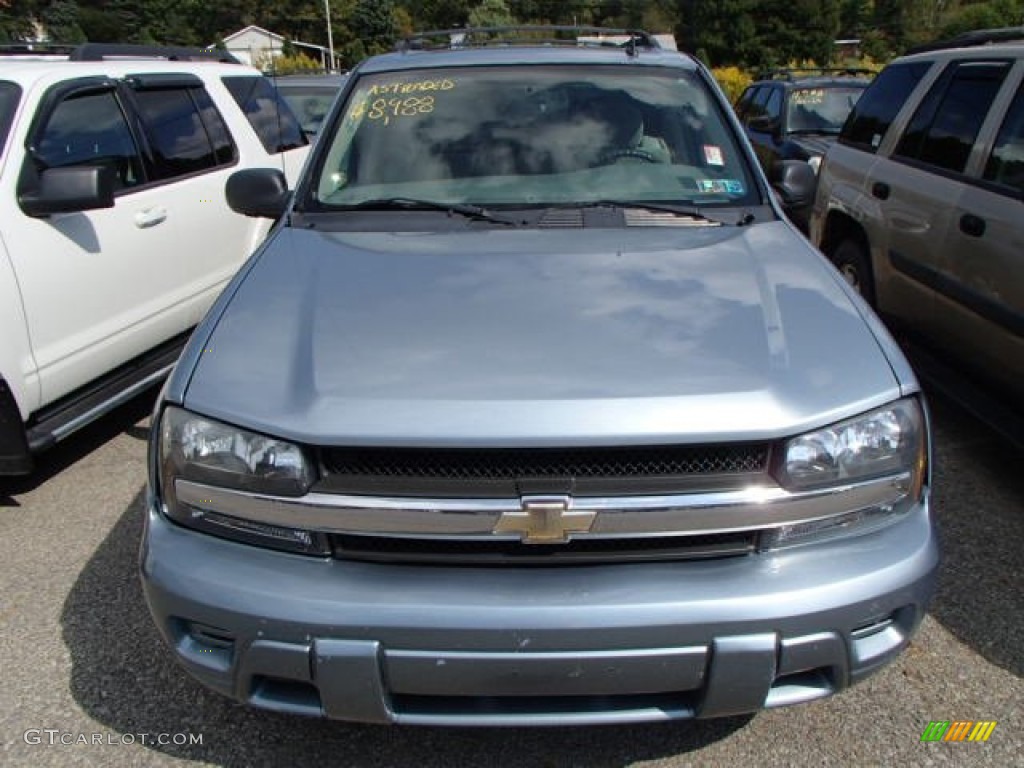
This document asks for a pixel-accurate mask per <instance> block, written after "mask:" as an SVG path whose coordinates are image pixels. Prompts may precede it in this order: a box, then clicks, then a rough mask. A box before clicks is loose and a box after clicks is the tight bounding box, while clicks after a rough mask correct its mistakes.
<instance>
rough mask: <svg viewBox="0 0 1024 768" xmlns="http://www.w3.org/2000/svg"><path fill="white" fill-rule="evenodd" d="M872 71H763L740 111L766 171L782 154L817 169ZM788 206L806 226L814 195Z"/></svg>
mask: <svg viewBox="0 0 1024 768" xmlns="http://www.w3.org/2000/svg"><path fill="white" fill-rule="evenodd" d="M871 74H872V73H871V72H870V70H866V69H812V70H803V69H776V70H769V71H766V72H763V73H762V74H761V76H760V78H759V79H758V81H757V82H755V83H753V84H752V85H750V86H749V87H748V88H747V89H746V90H745V91H744V92H743V94H742V95H741V96H740V98H739V101H737V102H736V113H737V114H738V115H739V118H740V122H742V123H743V127H744V129H745V130H746V133H747V137H748V138H749V139H750V143H751V144H753V145H754V152H756V153H757V159H758V160H759V161H760V163H761V166H762V167H763V168H764V170H765V173H767V174H768V176H769V177H772V176H773V174H774V173H775V168H776V166H777V165H778V164H779V162H780V161H782V160H805V161H807V162H808V163H809V164H810V166H811V168H813V169H814V171H815V172H817V171H818V167H819V166H820V164H821V157H822V155H824V154H825V152H826V151H827V150H828V148H829V146H830V145H831V144H832V143H833V142H834V141H835V139H836V136H838V135H839V131H840V129H841V128H842V127H843V122H844V121H845V120H846V116H847V115H848V114H850V110H851V109H853V105H854V104H856V103H857V99H859V98H860V95H861V93H863V91H864V89H865V88H866V87H867V86H868V83H869V82H870V79H869V76H870V75H871ZM786 212H787V214H788V215H789V217H790V219H792V221H793V222H794V223H795V224H796V225H797V226H799V227H800V228H801V229H802V230H804V231H805V232H806V231H807V219H808V216H809V214H810V201H808V204H807V205H805V206H797V207H795V208H792V209H790V208H787V211H786Z"/></svg>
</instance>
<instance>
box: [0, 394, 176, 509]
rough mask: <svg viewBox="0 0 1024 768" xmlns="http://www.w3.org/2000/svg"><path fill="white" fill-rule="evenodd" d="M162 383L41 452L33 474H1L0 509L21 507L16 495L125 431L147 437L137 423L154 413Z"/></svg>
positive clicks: (42, 482) (147, 433)
mask: <svg viewBox="0 0 1024 768" xmlns="http://www.w3.org/2000/svg"><path fill="white" fill-rule="evenodd" d="M160 386H161V385H159V384H156V385H154V386H152V387H150V388H149V389H147V390H145V391H144V392H142V393H140V394H138V395H136V396H135V397H133V398H132V399H131V400H129V401H128V402H126V403H125V404H124V405H121V406H119V407H118V408H116V409H115V410H113V411H111V412H110V413H109V414H106V415H105V416H104V417H103V418H101V419H98V420H97V421H94V422H93V423H92V424H89V425H88V426H86V427H84V428H82V429H81V430H79V431H78V432H75V433H74V434H73V436H72V437H71V439H68V440H64V441H62V442H60V443H57V445H55V446H54V447H53V448H51V449H49V450H47V451H45V452H43V453H41V454H39V455H38V456H37V457H36V459H35V467H34V469H33V470H32V473H31V474H29V475H24V476H18V477H0V508H3V507H19V506H21V505H20V504H19V502H18V500H17V498H16V497H17V496H20V495H22V494H25V493H29V492H31V491H34V490H35V489H36V488H38V487H40V486H41V485H43V484H45V483H46V482H48V481H49V480H50V479H51V478H53V477H55V476H56V475H58V474H60V473H61V472H63V471H64V470H66V469H67V468H68V467H70V466H71V465H72V464H75V463H77V462H79V461H80V460H81V459H82V458H84V457H85V456H88V455H89V454H90V453H92V452H93V451H95V450H98V449H99V448H100V447H101V446H102V445H104V444H106V443H108V442H110V441H111V440H113V439H114V438H115V437H117V436H118V435H120V434H122V433H124V434H127V435H129V436H131V437H133V438H135V439H137V440H141V441H145V440H148V439H149V430H148V429H147V428H145V427H139V426H136V425H137V424H138V423H139V422H140V421H142V420H143V419H144V418H146V417H147V416H149V414H150V413H151V412H152V410H153V403H154V402H155V401H156V396H157V393H158V392H159V391H160Z"/></svg>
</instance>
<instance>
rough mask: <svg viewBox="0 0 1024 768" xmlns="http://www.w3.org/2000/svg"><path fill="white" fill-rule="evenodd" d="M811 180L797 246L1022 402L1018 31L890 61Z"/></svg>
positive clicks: (1023, 165) (1021, 66) (1022, 31)
mask: <svg viewBox="0 0 1024 768" xmlns="http://www.w3.org/2000/svg"><path fill="white" fill-rule="evenodd" d="M819 176H820V180H819V185H818V191H817V195H816V199H815V203H814V209H813V211H812V215H811V225H810V237H811V240H812V241H813V242H814V243H815V244H816V245H818V246H819V247H820V248H821V250H822V251H824V252H825V254H826V255H828V256H829V258H830V259H831V260H832V261H833V263H834V264H835V265H836V266H837V267H838V269H839V270H840V271H841V272H842V273H843V274H844V275H845V277H846V278H847V280H848V281H849V282H850V283H851V284H853V285H854V286H856V287H857V288H858V289H859V291H860V293H861V294H862V295H863V297H864V298H865V299H867V300H868V301H869V302H870V303H872V304H874V305H875V307H876V308H877V309H878V310H879V312H880V313H881V314H882V315H884V316H885V317H886V319H887V320H889V321H891V322H892V323H893V324H894V325H895V326H897V327H899V328H900V329H902V330H906V331H908V332H909V334H910V338H912V339H916V340H919V341H921V342H924V345H925V346H926V347H927V348H928V349H929V350H930V351H931V352H932V353H933V355H934V354H935V353H940V354H939V355H937V356H938V357H940V358H944V359H945V360H946V361H947V362H952V363H953V366H952V368H953V369H955V370H957V371H959V372H960V374H961V375H962V376H963V377H964V378H965V379H969V380H970V381H972V382H978V381H983V383H984V384H985V386H986V388H987V389H988V390H989V393H991V392H992V387H993V386H994V387H995V390H994V391H995V393H996V394H997V395H998V399H999V400H1001V401H1003V402H1011V403H1014V402H1015V403H1020V402H1022V401H1024V202H1022V201H1024V28H1016V29H1009V30H985V31H982V32H976V33H968V34H967V35H964V36H961V37H959V38H956V39H954V40H951V41H947V42H945V43H937V44H935V45H932V46H929V47H927V48H924V49H918V50H917V51H912V52H911V53H910V54H908V55H907V56H904V57H902V58H900V59H897V60H895V61H893V62H892V63H891V64H890V65H889V66H888V67H886V69H885V70H884V71H883V72H882V73H881V74H880V75H879V76H878V78H877V79H876V80H875V81H874V82H873V83H872V85H871V86H870V87H869V88H868V90H867V91H865V93H864V95H863V96H862V97H861V99H860V101H858V103H857V105H856V107H855V108H854V110H853V112H852V113H851V115H850V118H849V119H848V120H847V122H846V124H845V126H844V128H843V131H842V134H841V136H840V138H839V141H838V143H837V144H836V145H835V146H834V147H832V148H831V149H830V150H829V152H828V154H827V155H826V158H825V161H824V163H823V165H822V168H821V171H820V174H819ZM1005 395H1009V397H1008V398H1007V397H1004V396H1005Z"/></svg>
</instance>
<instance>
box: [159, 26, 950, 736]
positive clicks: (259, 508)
mask: <svg viewBox="0 0 1024 768" xmlns="http://www.w3.org/2000/svg"><path fill="white" fill-rule="evenodd" d="M556 33H557V34H556ZM558 34H561V33H560V32H559V30H552V32H551V35H548V36H546V37H552V36H554V38H555V39H545V40H537V39H535V38H536V32H535V31H531V32H530V33H529V35H528V36H527V37H526V38H525V39H524V38H514V37H511V33H509V32H507V31H506V32H501V33H494V32H491V33H488V34H485V33H477V32H470V33H468V34H467V33H466V31H465V30H459V31H458V32H457V34H453V37H452V38H451V39H449V38H448V37H447V36H441V37H440V38H437V37H434V36H428V37H424V38H418V39H415V40H412V41H408V42H407V43H406V44H405V45H404V46H403V48H402V49H401V50H399V51H397V52H395V53H391V54H387V55H383V56H378V57H374V58H371V59H369V60H367V61H365V62H363V63H362V64H361V65H360V66H359V67H358V68H357V69H356V70H355V71H354V72H353V73H352V75H351V77H350V78H349V80H348V81H347V83H346V85H345V87H344V90H343V92H342V93H341V95H340V96H339V99H338V101H337V102H336V104H335V106H334V108H333V110H332V112H331V114H330V115H329V116H328V117H327V118H326V120H325V122H324V125H323V129H322V132H321V134H320V139H319V141H318V142H317V145H316V146H315V148H314V150H313V153H312V155H311V158H310V161H309V162H308V163H307V166H306V169H305V171H304V174H303V177H302V179H301V181H300V182H299V184H298V186H297V187H296V188H295V189H294V190H289V189H288V188H287V186H286V184H285V182H284V179H283V177H282V176H281V174H280V173H279V171H277V170H275V169H271V168H268V169H266V170H247V171H240V172H238V173H237V174H235V175H234V176H233V177H232V178H231V179H230V181H229V182H228V187H227V196H228V199H229V201H230V203H231V205H232V206H233V207H234V208H235V209H236V210H238V211H241V212H243V213H247V214H249V215H272V216H277V217H279V220H278V223H277V225H276V227H275V228H274V230H272V232H271V234H270V235H269V237H268V239H267V240H266V242H265V243H264V244H263V246H262V247H261V248H260V249H259V250H258V251H257V252H256V253H255V254H254V255H253V257H252V258H251V259H250V260H249V262H248V263H247V264H246V266H245V267H244V268H243V269H242V270H241V272H240V273H239V274H238V275H237V277H236V278H235V279H234V281H233V282H232V283H231V284H230V286H229V287H228V288H227V289H226V290H225V292H224V293H223V295H222V296H221V297H220V300H219V301H218V303H217V304H216V306H215V307H214V308H213V309H212V310H211V312H210V313H209V314H208V316H207V317H206V319H205V320H204V321H203V323H202V324H201V326H200V327H199V329H198V330H197V332H196V333H195V335H194V336H193V338H192V341H191V343H190V345H189V347H188V349H187V350H186V352H185V354H184V356H183V357H182V359H181V361H180V362H179V364H178V366H177V368H176V369H175V371H174V373H173V375H172V376H171V378H170V380H169V381H168V384H167V386H166V387H165V390H164V392H163V394H162V396H161V398H160V401H159V403H158V406H157V409H156V412H155V415H154V430H153V440H152V450H151V472H152V474H151V481H150V486H149V495H148V508H147V524H146V530H145V535H144V541H143V545H142V557H141V570H142V580H143V584H144V589H145V595H146V599H147V601H148V603H149V607H150V609H151V611H152V614H153V617H154V619H155V621H156V624H157V626H158V628H159V630H160V632H161V633H162V634H163V636H164V638H165V639H166V641H167V643H168V645H169V646H170V648H171V651H172V653H173V654H174V655H175V656H176V658H177V659H178V660H179V661H180V662H181V664H182V665H183V666H184V667H185V668H186V669H187V670H188V671H189V672H190V673H191V674H193V675H194V676H195V677H196V678H198V679H199V680H201V681H202V682H203V683H205V684H206V685H208V686H210V687H211V688H214V689H216V690H218V691H220V692H222V693H224V694H226V695H228V696H231V697H233V698H235V699H238V700H240V701H244V702H248V703H249V704H252V705H255V706H258V707H264V708H267V709H273V710H278V711H283V712H292V713H299V714H308V715H315V716H325V717H330V718H339V719H344V720H353V721H364V722H375V723H412V724H427V725H551V724H579V723H610V722H635V721H642V720H664V719H670V718H693V717H701V718H709V717H716V716H722V715H733V714H737V713H745V712H753V711H756V710H758V709H760V708H762V707H777V706H782V705H787V704H795V703H798V702H806V701H809V700H812V699H817V698H820V697H824V696H827V695H829V694H831V693H834V692H837V691H840V690H842V689H843V688H845V687H847V686H848V685H850V684H852V683H854V682H856V681H858V680H861V679H863V678H864V677H866V676H867V675H869V674H870V673H872V672H874V671H875V670H877V669H879V668H880V667H881V666H883V665H884V664H885V663H886V662H888V661H890V660H891V659H892V658H893V657H894V656H895V655H896V654H898V653H899V652H900V650H902V649H903V648H904V647H905V646H906V645H907V643H908V642H909V640H910V637H911V635H912V634H913V632H914V630H915V628H916V627H917V625H918V623H919V622H920V620H921V618H922V616H923V614H924V611H925V607H926V604H927V602H928V600H929V598H930V596H931V594H932V591H933V587H934V580H935V574H936V567H937V563H938V550H937V545H936V538H935V532H934V529H933V523H932V519H931V514H930V512H929V495H930V492H931V480H930V478H931V474H930V442H929V429H928V418H927V411H926V409H925V404H924V402H923V400H922V397H921V392H920V389H919V386H918V383H917V381H916V380H915V378H914V375H913V373H912V371H911V369H910V368H909V367H908V365H907V363H906V361H905V360H904V358H903V356H902V355H901V353H900V351H899V349H898V348H897V347H896V345H895V344H894V343H893V341H892V339H891V338H890V337H889V335H888V334H887V333H886V331H885V330H884V328H883V327H882V325H881V324H880V323H879V322H878V320H877V319H876V318H875V316H874V315H873V314H872V312H871V310H870V309H869V308H868V306H867V305H866V304H865V303H864V302H863V301H862V300H861V298H860V297H859V296H858V295H857V293H856V292H855V291H854V290H853V289H852V288H851V287H850V286H849V285H847V283H846V282H845V281H844V280H843V279H842V277H841V276H840V275H839V273H838V272H836V271H835V270H834V269H833V268H832V267H831V266H830V265H829V264H828V262H827V261H825V259H824V258H823V257H822V256H821V255H820V254H819V253H818V252H817V251H815V250H814V249H813V248H812V247H811V246H810V245H809V243H808V242H807V241H806V240H804V239H803V238H802V237H801V236H800V235H799V233H798V232H797V231H796V229H795V228H794V227H793V225H792V224H790V223H789V222H788V221H787V220H786V219H785V217H784V216H783V213H782V211H781V209H780V208H779V207H778V205H777V203H776V202H775V197H774V195H773V194H772V193H771V190H770V187H769V184H768V182H767V180H766V179H765V177H764V176H763V174H762V172H761V171H760V170H759V168H758V165H757V161H756V159H755V158H754V156H753V154H752V152H751V149H750V145H749V144H748V143H747V141H746V140H745V139H744V138H743V134H742V131H741V128H740V126H739V124H738V123H737V121H736V119H735V118H734V117H733V116H732V112H731V110H730V109H729V105H728V103H727V102H726V101H725V99H724V97H723V96H722V94H721V92H720V91H719V89H718V88H717V87H716V86H715V84H714V81H713V80H712V78H711V76H710V75H709V73H708V72H707V70H706V69H705V68H704V67H703V66H702V65H701V64H700V63H699V62H698V61H696V60H695V59H694V58H692V57H690V56H688V55H685V54H680V53H677V52H675V51H665V50H661V49H658V48H657V47H656V45H655V44H654V43H653V41H652V40H651V39H650V38H649V37H647V36H645V35H642V34H639V33H636V34H630V35H629V36H628V38H627V42H626V43H625V44H624V45H599V44H593V45H591V44H584V43H580V42H578V41H577V40H576V38H575V37H574V36H571V37H569V39H564V38H562V39H559V38H558ZM495 36H497V37H498V38H499V41H500V44H499V45H491V44H489V43H490V42H493V41H494V38H495ZM806 174H812V176H813V172H811V171H810V169H809V168H808V166H807V165H806V163H802V162H799V161H796V163H795V164H794V165H792V166H787V167H786V168H785V170H784V172H783V173H782V174H781V175H780V178H779V180H778V183H779V184H780V186H784V187H788V188H789V191H790V192H794V193H796V194H797V196H798V195H799V194H800V193H803V192H806V190H807V188H808V182H809V186H810V187H811V188H813V178H810V179H809V180H808V177H807V175H806Z"/></svg>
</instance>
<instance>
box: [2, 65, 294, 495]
mask: <svg viewBox="0 0 1024 768" xmlns="http://www.w3.org/2000/svg"><path fill="white" fill-rule="evenodd" d="M127 53H128V54H129V55H132V56H138V54H139V51H138V50H137V49H134V48H133V49H130V50H128V51H127ZM156 53H157V55H159V49H157V52H156ZM110 54H113V55H114V56H115V57H116V58H111V57H110ZM68 58H69V59H71V60H67V59H68ZM211 58H213V57H211ZM82 59H84V60H82ZM172 59H173V56H169V57H165V60H154V59H149V60H146V59H141V58H127V57H126V56H125V55H124V51H119V50H117V49H115V50H113V51H111V50H104V49H102V48H98V47H97V46H83V48H82V49H81V50H79V51H76V52H73V53H72V54H71V56H70V57H66V58H65V59H54V58H52V57H51V58H49V59H46V58H43V57H41V58H40V60H35V61H29V60H25V59H24V58H23V57H6V60H3V59H0V328H2V329H3V332H2V334H0V475H3V474H18V473H24V472H28V471H30V469H31V467H32V454H33V453H35V452H36V451H38V450H41V449H43V448H45V447H47V446H48V445H51V444H53V443H54V442H56V441H58V440H60V439H61V438H63V437H64V436H65V435H67V434H69V433H70V432H72V431H74V430H75V429H76V428H78V427H80V426H82V425H84V424H86V423H88V422H89V421H91V420H93V419H95V418H96V417H98V416H100V415H102V414H103V413H105V412H107V411H108V410H110V409H111V408H112V407H114V406H115V405H117V404H118V403H120V402H123V401H124V400H126V399H127V398H128V397H131V396H132V395H134V394H136V393H138V392H140V391H142V389H144V388H145V387H147V386H149V385H150V384H151V383H153V382H155V381H156V380H157V379H159V378H160V377H161V376H163V375H165V374H166V373H167V371H168V370H169V369H170V367H171V366H172V364H173V363H174V361H175V360H176V358H177V355H178V352H179V350H180V348H181V346H182V344H183V343H184V341H185V339H186V338H187V336H188V333H189V332H190V330H191V328H192V327H193V326H194V325H195V324H196V323H197V322H198V321H199V319H200V318H201V317H202V316H203V314H204V313H205V312H206V310H207V309H208V308H209V306H210V305H211V304H212V302H213V300H214V298H215V297H216V296H217V294H218V293H219V292H220V290H221V288H222V287H223V286H224V284H225V283H226V282H227V280H228V279H229V278H230V277H231V276H232V275H233V274H234V273H235V271H236V270H237V269H238V267H239V266H240V265H241V263H242V262H243V260H244V259H245V258H246V257H247V256H248V255H249V254H250V253H251V252H252V250H253V248H254V247H255V245H256V244H258V243H259V242H260V241H261V240H262V239H263V237H264V236H265V234H266V232H267V230H268V229H269V227H270V225H271V223H272V222H271V221H270V220H269V219H252V218H246V217H244V216H240V215H238V214H236V213H234V212H232V211H231V210H230V209H229V208H228V206H227V203H226V202H225V199H224V184H225V181H226V179H227V177H228V176H229V175H230V174H231V173H233V172H234V171H236V170H238V169H239V168H245V167H257V166H274V167H278V168H281V169H282V170H283V171H284V173H285V176H286V177H287V178H289V179H290V180H293V181H294V179H295V178H296V176H297V174H298V171H299V169H300V167H301V164H302V162H303V161H304V159H305V155H306V154H307V152H308V146H307V142H306V139H305V137H304V135H303V133H302V130H301V128H300V127H299V125H298V123H297V121H296V120H295V118H294V116H293V114H292V113H291V112H290V111H289V110H288V108H287V107H283V108H282V102H281V101H280V99H279V98H278V96H277V94H276V91H275V90H274V88H273V86H272V85H271V84H270V82H269V81H267V80H266V79H265V78H263V77H262V76H261V75H260V73H259V72H258V71H256V70H254V69H250V68H248V67H244V66H241V65H239V64H237V63H225V62H223V61H191V60H172Z"/></svg>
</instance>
